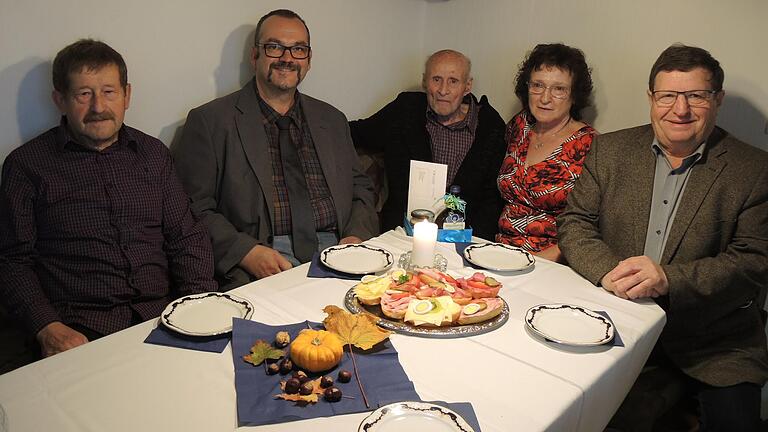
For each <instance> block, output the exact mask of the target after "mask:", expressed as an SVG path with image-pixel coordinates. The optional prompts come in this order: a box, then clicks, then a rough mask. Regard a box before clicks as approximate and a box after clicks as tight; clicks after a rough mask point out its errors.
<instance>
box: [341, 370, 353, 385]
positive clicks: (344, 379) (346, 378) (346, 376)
mask: <svg viewBox="0 0 768 432" xmlns="http://www.w3.org/2000/svg"><path fill="white" fill-rule="evenodd" d="M351 380H352V372H350V371H348V370H341V371H339V382H340V383H348V382H350V381H351Z"/></svg>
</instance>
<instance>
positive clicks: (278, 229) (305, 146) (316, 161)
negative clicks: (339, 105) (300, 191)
mask: <svg viewBox="0 0 768 432" xmlns="http://www.w3.org/2000/svg"><path fill="white" fill-rule="evenodd" d="M256 95H257V96H258V92H257V93H256ZM259 106H260V107H261V113H262V114H263V115H264V130H265V131H266V133H267V137H268V138H269V159H270V161H271V162H272V184H273V187H274V190H273V191H274V193H273V196H274V207H275V214H274V222H275V225H274V226H275V232H274V235H290V234H291V207H290V205H289V204H288V188H287V187H286V186H285V178H284V177H283V164H282V162H281V160H280V145H279V143H278V137H279V135H280V131H279V130H278V128H277V123H276V122H277V119H278V118H280V117H281V115H280V113H278V112H277V111H275V110H274V109H272V107H271V106H269V104H267V102H265V101H264V99H262V98H261V96H259ZM285 115H286V116H288V117H290V118H291V119H292V120H293V122H292V123H291V128H290V133H291V140H293V142H294V144H296V143H298V153H299V159H300V160H301V165H302V170H303V171H304V178H305V179H306V180H307V187H308V188H309V200H310V203H311V205H312V215H313V217H314V220H315V231H328V232H330V231H335V230H336V207H334V205H333V199H332V198H331V191H330V189H328V183H327V182H326V181H325V175H324V174H323V168H322V167H321V166H320V158H319V157H318V156H317V150H316V149H315V145H314V142H313V141H312V135H311V134H310V131H309V126H308V125H307V122H306V119H305V118H304V112H303V110H302V109H301V99H300V98H299V93H298V92H296V98H295V99H294V104H293V106H292V107H291V109H290V110H288V112H287V113H285Z"/></svg>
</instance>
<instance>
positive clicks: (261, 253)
mask: <svg viewBox="0 0 768 432" xmlns="http://www.w3.org/2000/svg"><path fill="white" fill-rule="evenodd" d="M240 267H242V268H243V269H245V271H247V272H248V273H250V274H252V275H254V276H256V277H257V278H259V279H261V278H265V277H267V276H272V275H274V274H278V273H280V272H282V271H285V270H290V269H291V268H293V265H292V264H291V263H290V262H289V261H288V260H287V259H285V257H284V256H282V255H280V252H278V251H276V250H274V249H272V248H270V247H266V246H262V245H256V246H254V247H253V249H251V250H250V251H249V252H248V254H247V255H245V256H244V257H243V259H242V260H240Z"/></svg>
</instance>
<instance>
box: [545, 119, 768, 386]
mask: <svg viewBox="0 0 768 432" xmlns="http://www.w3.org/2000/svg"><path fill="white" fill-rule="evenodd" d="M653 137H654V135H653V129H652V128H651V127H650V125H646V126H641V127H636V128H632V129H626V130H622V131H618V132H614V133H610V134H605V135H600V136H598V137H596V138H595V141H594V142H593V143H592V148H591V150H590V152H589V154H588V156H587V159H586V161H585V165H584V171H583V173H582V175H581V177H580V178H579V180H578V181H577V182H576V186H575V188H574V190H573V191H572V192H571V194H570V195H569V196H568V206H567V208H566V210H565V211H564V212H563V213H562V214H561V216H560V217H559V218H558V235H559V236H560V248H561V249H562V251H563V253H564V255H565V257H566V259H567V260H568V263H569V264H570V265H571V266H572V267H573V269H574V270H576V271H577V272H579V273H580V274H582V275H583V276H584V277H585V278H587V279H589V280H590V281H591V282H592V283H594V284H595V285H597V284H599V282H600V279H602V277H603V276H604V275H605V274H606V273H608V272H609V271H610V270H611V269H613V268H614V267H615V266H616V265H617V264H618V263H619V261H620V260H622V259H625V258H628V257H631V256H638V255H642V254H643V249H644V244H645V234H646V230H647V227H648V217H649V213H650V203H651V195H652V192H653V191H652V187H653V177H654V167H655V155H654V154H653V152H652V150H651V148H650V146H651V142H652V141H653ZM692 170H693V171H691V175H690V178H689V179H688V184H687V185H686V187H685V190H684V192H683V196H682V197H681V201H680V204H679V207H678V210H677V214H676V216H675V220H674V221H673V223H672V227H671V229H670V234H669V238H668V240H667V244H666V247H665V249H664V254H663V256H662V259H661V263H660V264H661V266H662V268H663V269H664V272H665V273H666V275H667V278H668V280H669V295H667V296H664V297H661V298H659V299H658V303H659V304H660V305H661V306H662V307H664V309H665V310H666V312H667V324H666V327H665V328H664V331H663V332H662V335H661V337H660V343H661V346H662V348H663V349H664V351H665V352H666V353H667V354H668V356H669V357H670V358H671V359H672V361H673V362H675V364H676V365H677V366H678V367H679V368H680V369H681V370H683V371H684V372H685V373H686V374H688V375H689V376H691V377H693V378H696V379H698V380H700V381H703V382H705V383H708V384H710V385H715V386H727V385H733V384H737V383H741V382H752V383H757V384H762V383H764V382H765V381H766V379H768V351H766V340H765V332H764V330H763V323H762V321H761V319H760V308H762V304H758V303H759V301H758V299H759V298H761V293H763V292H764V290H765V289H766V287H768V283H767V281H766V280H767V279H768V154H766V153H765V152H763V151H761V150H758V149H756V148H754V147H751V146H749V145H747V144H744V143H742V142H740V141H738V140H736V139H735V138H733V137H731V136H729V135H728V134H727V133H726V132H725V131H723V130H722V129H720V128H716V129H715V130H714V131H713V133H712V135H711V136H710V137H709V139H708V140H707V145H706V148H705V150H704V155H703V157H702V159H701V160H700V161H699V162H698V163H697V164H696V165H694V166H693V168H692Z"/></svg>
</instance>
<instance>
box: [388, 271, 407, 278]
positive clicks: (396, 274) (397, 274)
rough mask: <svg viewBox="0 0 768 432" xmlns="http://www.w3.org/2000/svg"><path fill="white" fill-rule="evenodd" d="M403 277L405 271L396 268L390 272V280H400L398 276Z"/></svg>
mask: <svg viewBox="0 0 768 432" xmlns="http://www.w3.org/2000/svg"><path fill="white" fill-rule="evenodd" d="M405 275H406V272H405V270H403V269H401V268H396V269H394V270H392V273H391V276H392V280H398V279H400V276H405Z"/></svg>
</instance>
